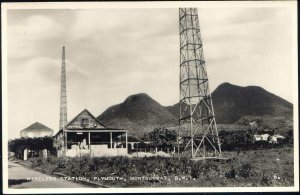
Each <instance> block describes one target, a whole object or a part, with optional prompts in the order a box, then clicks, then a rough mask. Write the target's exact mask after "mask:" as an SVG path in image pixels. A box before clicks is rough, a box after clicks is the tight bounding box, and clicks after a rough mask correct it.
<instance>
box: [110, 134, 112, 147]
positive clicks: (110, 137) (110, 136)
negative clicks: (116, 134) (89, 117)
mask: <svg viewBox="0 0 300 195" xmlns="http://www.w3.org/2000/svg"><path fill="white" fill-rule="evenodd" d="M110 148H111V149H112V132H110Z"/></svg>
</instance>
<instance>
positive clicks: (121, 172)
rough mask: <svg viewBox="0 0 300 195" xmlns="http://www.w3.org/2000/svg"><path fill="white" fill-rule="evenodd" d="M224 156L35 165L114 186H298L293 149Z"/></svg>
mask: <svg viewBox="0 0 300 195" xmlns="http://www.w3.org/2000/svg"><path fill="white" fill-rule="evenodd" d="M223 154H224V155H226V156H234V157H233V158H231V159H229V160H227V161H225V160H206V161H203V160H199V161H194V160H189V159H188V158H176V157H173V158H164V157H144V158H128V157H111V158H108V157H107V158H105V157H101V158H90V157H88V156H84V157H78V158H57V157H49V158H47V159H43V158H32V159H30V160H29V162H30V166H31V167H32V168H34V169H38V170H40V171H42V172H44V173H47V174H54V173H62V174H64V175H67V176H70V177H66V178H65V179H66V180H74V181H76V180H88V181H91V182H94V183H95V182H96V183H99V184H103V185H107V186H110V187H179V186H180V187H232V186H237V187H244V186H248V187H250V186H254V187H257V186H285V187H286V186H293V185H294V169H293V168H294V166H293V148H292V147H288V146H285V147H282V148H272V149H261V150H248V151H241V152H239V154H238V155H237V153H236V152H224V153H223Z"/></svg>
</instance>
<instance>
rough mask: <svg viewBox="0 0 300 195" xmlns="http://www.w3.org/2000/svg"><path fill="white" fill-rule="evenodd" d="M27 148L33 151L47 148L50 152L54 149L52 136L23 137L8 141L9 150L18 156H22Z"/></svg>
mask: <svg viewBox="0 0 300 195" xmlns="http://www.w3.org/2000/svg"><path fill="white" fill-rule="evenodd" d="M25 148H27V149H29V150H32V151H39V150H43V149H47V150H48V151H50V152H53V151H54V148H53V138H52V137H36V138H30V137H26V138H24V137H22V138H18V139H14V140H9V141H8V150H9V151H10V152H14V153H15V155H16V157H17V158H21V156H22V152H23V150H24V149H25Z"/></svg>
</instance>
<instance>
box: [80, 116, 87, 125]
mask: <svg viewBox="0 0 300 195" xmlns="http://www.w3.org/2000/svg"><path fill="white" fill-rule="evenodd" d="M80 125H81V127H87V126H88V125H89V119H88V118H83V119H81V124H80Z"/></svg>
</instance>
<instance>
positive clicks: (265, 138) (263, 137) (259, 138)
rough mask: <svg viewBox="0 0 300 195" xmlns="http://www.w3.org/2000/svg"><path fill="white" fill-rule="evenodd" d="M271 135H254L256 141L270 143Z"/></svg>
mask: <svg viewBox="0 0 300 195" xmlns="http://www.w3.org/2000/svg"><path fill="white" fill-rule="evenodd" d="M269 137H270V135H269V134H267V133H266V134H262V135H254V140H255V141H268V139H269Z"/></svg>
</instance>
